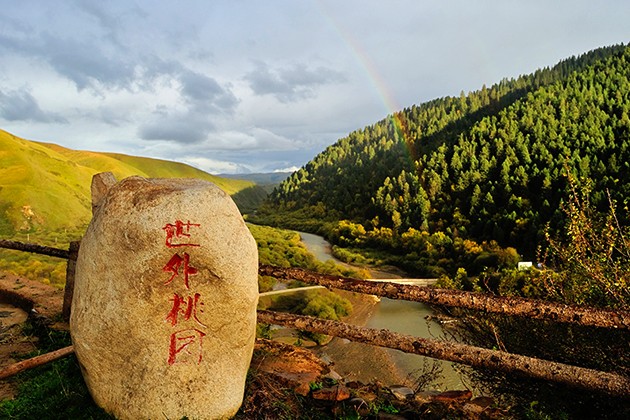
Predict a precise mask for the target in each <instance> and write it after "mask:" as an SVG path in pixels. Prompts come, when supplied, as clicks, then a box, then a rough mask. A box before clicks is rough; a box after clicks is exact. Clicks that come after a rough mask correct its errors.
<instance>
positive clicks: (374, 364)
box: [314, 290, 412, 385]
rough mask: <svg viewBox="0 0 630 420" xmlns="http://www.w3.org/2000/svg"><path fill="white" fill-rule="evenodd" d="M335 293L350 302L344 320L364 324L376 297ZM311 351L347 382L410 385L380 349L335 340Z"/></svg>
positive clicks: (374, 305)
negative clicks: (349, 307) (330, 365)
mask: <svg viewBox="0 0 630 420" xmlns="http://www.w3.org/2000/svg"><path fill="white" fill-rule="evenodd" d="M336 293H338V294H339V295H341V296H342V297H344V298H346V299H348V300H349V301H350V302H351V303H352V307H353V310H352V314H351V315H350V316H348V317H346V318H345V319H344V320H343V321H344V322H346V323H348V324H353V325H358V326H365V325H367V323H368V321H369V320H370V318H371V317H372V316H373V314H374V311H375V309H376V305H377V304H378V301H377V300H376V298H375V297H373V296H370V295H363V294H360V293H353V292H347V291H343V290H338V291H336ZM314 350H315V352H316V354H317V355H318V356H319V357H320V358H322V359H323V360H326V361H331V362H332V363H333V368H334V369H335V371H336V372H337V373H339V374H340V375H341V376H343V377H344V378H346V380H347V381H359V382H364V383H370V382H375V381H379V382H381V383H383V384H386V385H412V384H411V383H409V382H410V381H409V378H407V377H406V375H405V374H404V373H403V372H402V371H401V370H400V369H399V368H398V367H397V365H396V362H395V360H394V358H393V357H392V355H391V354H390V352H389V351H388V350H387V349H384V348H382V347H376V346H370V345H368V344H362V343H355V342H352V341H349V340H346V339H343V338H337V337H335V338H333V339H332V340H331V341H330V342H329V343H328V344H327V345H325V346H320V347H319V348H316V349H314Z"/></svg>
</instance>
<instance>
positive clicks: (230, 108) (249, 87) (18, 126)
mask: <svg viewBox="0 0 630 420" xmlns="http://www.w3.org/2000/svg"><path fill="white" fill-rule="evenodd" d="M0 8H1V9H0V10H2V12H0V128H1V129H4V130H6V131H9V132H11V133H13V134H15V135H17V136H20V137H24V138H27V139H31V140H41V141H47V142H52V143H57V144H61V145H63V146H66V147H70V148H73V149H83V150H94V151H108V152H119V153H126V154H133V155H139V156H149V157H157V158H163V159H169V160H176V161H181V162H186V163H189V164H192V165H194V166H197V167H199V168H201V169H204V170H206V171H208V172H211V173H242V172H271V171H275V170H281V169H288V168H295V167H300V166H302V165H303V164H305V163H306V162H307V161H308V160H310V159H311V158H312V157H314V156H315V155H316V154H317V153H319V152H320V151H322V150H323V149H324V148H326V146H328V145H330V144H332V143H334V142H335V141H336V140H337V139H339V138H340V137H343V136H345V135H346V134H348V133H349V132H351V131H353V130H355V129H357V128H362V127H364V126H366V125H368V124H372V123H374V122H376V121H378V120H380V119H382V118H384V117H385V116H386V115H388V114H390V113H391V112H393V111H396V110H399V109H401V108H404V107H407V106H410V105H412V104H418V103H422V102H425V101H428V100H431V99H434V98H436V97H442V96H447V95H459V93H460V91H462V90H463V91H464V92H469V91H472V90H477V89H479V88H480V87H481V86H482V85H483V84H484V83H485V84H487V85H492V84H493V83H495V82H498V81H499V80H500V79H502V78H503V77H516V76H518V75H520V74H527V73H530V72H532V71H534V70H536V69H537V68H540V67H544V66H551V65H553V64H555V63H556V62H558V61H559V60H561V59H563V58H566V57H569V56H571V55H579V54H581V53H583V52H586V51H588V50H591V49H593V48H597V47H600V46H605V45H611V44H619V43H628V42H630V24H629V22H630V2H629V1H627V0H616V1H615V0H608V1H597V2H595V1H592V0H562V1H559V0H554V1H548V0H544V1H543V0H527V1H526V0H523V1H510V0H486V1H484V0H478V1H474V0H456V1H455V0H454V1H437V0H435V1H428V0H408V1H402V0H386V1H385V0H379V1H376V0H375V1H369V0H352V1H338V0H319V1H311V0H304V1H298V0H283V1H280V0H277V1H276V0H267V1H255V0H225V1H223V0H216V1H201V0H200V1H194V0H188V1H182V2H176V1H172V0H164V1H158V0H155V1H149V0H146V1H140V0H137V1H134V0H113V1H97V0H94V1H88V0H76V1H71V0H68V1H55V2H52V1H48V0H40V1H34V0H33V1H31V0H21V1H14V0H0Z"/></svg>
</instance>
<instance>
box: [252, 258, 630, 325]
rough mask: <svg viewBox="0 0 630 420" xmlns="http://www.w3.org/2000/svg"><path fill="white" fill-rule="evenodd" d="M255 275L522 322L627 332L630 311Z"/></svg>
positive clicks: (307, 276)
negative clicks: (515, 317) (553, 322)
mask: <svg viewBox="0 0 630 420" xmlns="http://www.w3.org/2000/svg"><path fill="white" fill-rule="evenodd" d="M258 273H259V274H260V275H263V276H272V277H275V278H277V279H283V280H299V281H302V282H304V283H308V284H319V285H321V286H325V287H327V288H329V289H342V290H349V291H352V292H359V293H366V294H370V295H377V296H382V297H387V298H390V299H404V300H410V301H415V302H424V303H430V304H434V305H443V306H453V307H458V308H465V309H475V310H479V311H485V312H490V313H498V314H504V315H510V316H519V317H524V318H533V319H545V320H551V321H555V322H563V323H573V324H579V325H586V326H594V327H603V328H621V329H625V330H628V329H630V311H624V310H614V311H613V310H607V309H598V308H590V307H581V306H576V305H565V304H561V303H554V302H545V301H541V300H533V299H524V298H517V297H505V296H493V295H489V294H485V293H474V292H463V291H460V290H449V289H436V288H433V287H425V286H412V285H407V284H396V283H385V282H377V281H368V280H357V279H351V278H347V277H339V276H330V275H325V274H318V273H314V272H310V271H306V270H303V269H300V268H281V267H273V266H269V265H261V266H260V268H259V270H258Z"/></svg>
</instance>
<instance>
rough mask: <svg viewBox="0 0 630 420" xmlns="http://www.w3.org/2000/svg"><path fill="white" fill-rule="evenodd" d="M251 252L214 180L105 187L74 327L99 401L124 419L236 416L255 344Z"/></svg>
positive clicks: (82, 261) (88, 243) (77, 294)
mask: <svg viewBox="0 0 630 420" xmlns="http://www.w3.org/2000/svg"><path fill="white" fill-rule="evenodd" d="M257 255H258V254H257V247H256V243H255V241H254V239H253V238H252V236H251V234H250V233H249V230H248V229H247V227H246V226H245V223H244V221H243V218H242V217H241V215H240V213H239V211H238V209H237V207H236V205H235V204H234V203H233V202H232V200H231V198H230V197H229V196H228V195H227V194H225V193H224V192H223V191H222V190H220V189H219V188H218V187H216V186H215V185H214V184H211V183H209V182H206V181H201V180H194V179H177V180H173V179H144V178H140V177H131V178H127V179H124V180H123V181H121V182H120V183H118V184H116V185H114V186H112V187H111V188H110V189H109V191H107V193H106V195H105V197H104V198H101V199H100V200H99V202H98V206H97V208H96V210H95V214H94V218H93V219H92V222H91V223H90V226H89V227H88V229H87V232H86V234H85V236H84V238H83V240H82V242H81V248H80V251H79V256H78V260H77V265H76V280H75V290H74V299H73V304H72V315H71V319H70V329H71V334H72V340H73V343H74V346H75V351H76V354H77V357H78V359H79V362H80V364H81V366H82V369H83V374H84V378H85V381H86V383H87V385H88V387H89V389H90V392H91V393H92V396H93V397H94V400H95V401H96V403H97V404H99V405H100V406H101V407H103V408H104V409H105V410H107V411H108V412H110V413H112V414H114V415H115V416H116V417H118V418H120V419H142V418H182V417H184V416H187V417H188V418H195V419H204V418H227V417H230V416H232V415H234V413H236V411H237V410H238V408H239V406H240V405H241V402H242V398H243V391H244V385H245V378H246V375H247V370H248V367H249V363H250V360H251V355H252V351H253V346H254V337H255V326H256V305H257V301H258V285H257V273H258V256H257Z"/></svg>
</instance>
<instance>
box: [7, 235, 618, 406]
mask: <svg viewBox="0 0 630 420" xmlns="http://www.w3.org/2000/svg"><path fill="white" fill-rule="evenodd" d="M0 248H8V249H15V250H20V251H25V252H34V253H38V254H44V255H50V256H54V257H59V258H65V259H68V266H67V271H66V287H65V291H64V303H63V316H64V318H65V319H66V320H68V319H69V316H70V307H71V302H72V292H73V287H74V266H75V262H76V258H77V254H78V250H79V242H72V243H71V244H70V247H69V249H67V250H64V249H58V248H51V247H45V246H41V245H34V244H25V243H21V242H15V241H6V240H0ZM259 274H261V275H265V276H272V277H275V278H277V279H282V280H300V281H302V282H305V283H309V284H313V285H319V286H324V287H326V288H328V289H343V290H349V291H353V292H358V293H367V294H371V295H376V296H381V297H387V298H392V299H404V300H410V301H416V302H424V303H428V304H434V305H440V306H450V307H459V308H466V309H474V310H478V311H483V312H488V313H497V314H504V315H509V316H516V317H526V318H532V319H540V320H550V321H554V322H561V323H570V324H579V325H586V326H591V327H598V328H614V329H621V330H623V331H626V332H628V331H630V312H629V311H625V310H617V311H612V310H605V309H596V308H588V307H580V306H572V305H563V304H556V303H550V302H544V301H537V300H532V299H523V298H507V297H499V296H493V295H488V294H484V293H472V292H462V291H456V290H445V289H436V288H432V287H426V286H415V285H407V284H395V283H382V282H372V281H366V280H357V279H351V278H345V277H339V276H330V275H323V274H319V273H314V272H311V271H306V270H302V269H298V268H281V267H274V266H268V265H261V266H260V268H259ZM258 321H259V322H261V323H267V324H276V325H282V326H286V327H291V328H297V329H300V330H305V331H310V332H315V333H323V334H327V335H331V336H336V337H342V338H346V339H348V340H351V341H357V342H362V343H367V344H371V345H375V346H381V347H388V348H393V349H397V350H401V351H403V352H407V353H415V354H420V355H423V356H428V357H431V358H435V359H441V360H446V361H451V362H456V363H461V364H464V365H468V366H471V367H474V368H483V369H491V370H495V371H499V372H505V373H511V374H519V375H524V376H527V377H531V378H536V379H541V380H546V381H553V382H556V383H562V384H565V385H569V386H572V387H576V388H582V389H587V390H592V391H599V392H604V393H608V394H611V395H617V396H625V397H630V378H628V377H627V376H624V375H621V374H617V373H611V372H601V371H597V370H593V369H587V368H583V367H578V366H571V365H567V364H563V363H557V362H552V361H548V360H542V359H537V358H532V357H527V356H522V355H518V354H512V353H508V352H505V351H497V350H489V349H485V348H481V347H474V346H470V345H465V344H459V343H454V342H449V341H440V340H434V339H423V338H417V337H412V336H407V335H401V334H397V333H393V332H391V331H388V330H377V329H371V328H364V327H357V326H354V325H350V324H346V323H343V322H336V321H329V320H322V319H318V318H313V317H308V316H299V315H292V314H286V313H279V312H272V311H258ZM66 354H69V352H68V351H65V352H63V353H62V355H66ZM22 363H24V362H22ZM26 367H29V366H28V364H27V366H26ZM20 369H21V368H20ZM17 371H20V370H19V369H18V370H17ZM6 373H7V372H4V373H3V372H0V379H2V378H3V377H6V376H8V375H7V374H6ZM9 373H10V374H14V373H17V372H14V371H11V372H9Z"/></svg>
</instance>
